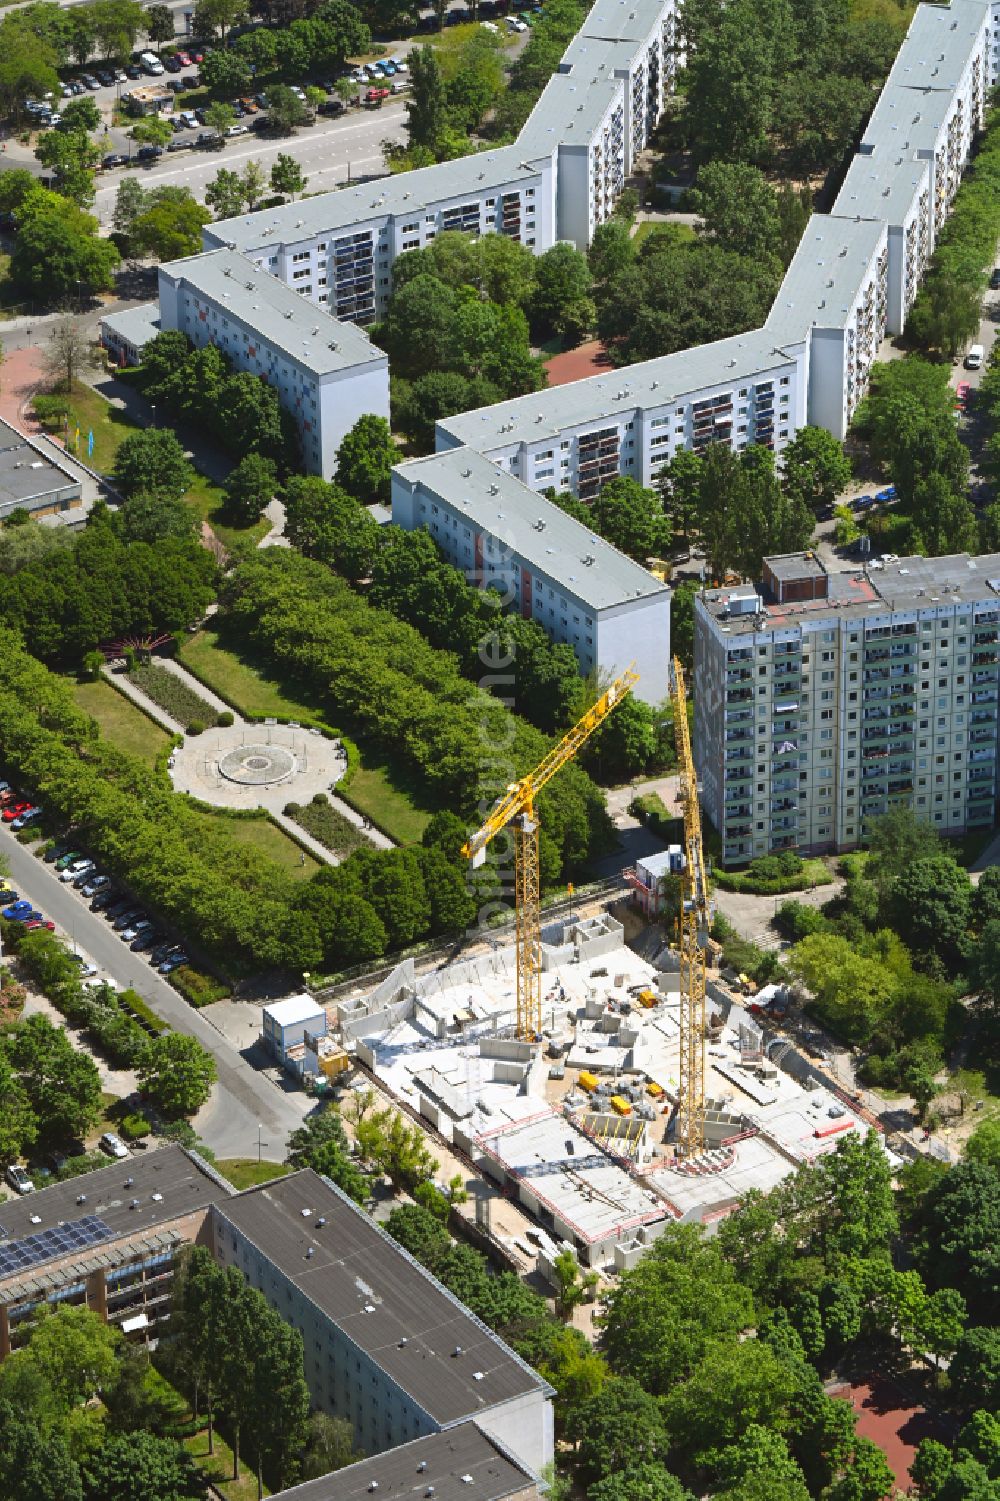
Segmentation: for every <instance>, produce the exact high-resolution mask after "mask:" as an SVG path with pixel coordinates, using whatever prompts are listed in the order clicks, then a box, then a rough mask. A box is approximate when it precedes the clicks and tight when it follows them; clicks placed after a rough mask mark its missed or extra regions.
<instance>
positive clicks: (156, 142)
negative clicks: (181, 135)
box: [129, 115, 174, 146]
mask: <svg viewBox="0 0 1000 1501" xmlns="http://www.w3.org/2000/svg"><path fill="white" fill-rule="evenodd" d="M173 134H174V131H173V126H172V125H171V124H170V121H169V120H164V119H163V117H162V115H145V116H144V117H143V118H142V119H141V120H137V121H136V122H135V124H134V125H133V126H132V128H131V130H130V131H129V135H130V137H131V138H132V140H133V141H135V143H136V145H137V146H165V145H166V144H167V142H168V141H169V140H171V139H172V138H173Z"/></svg>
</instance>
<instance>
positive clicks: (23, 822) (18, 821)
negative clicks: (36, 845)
mask: <svg viewBox="0 0 1000 1501" xmlns="http://www.w3.org/2000/svg"><path fill="white" fill-rule="evenodd" d="M43 812H44V809H43V808H42V807H41V806H39V805H37V804H36V806H35V807H34V808H29V809H28V811H27V812H26V813H22V814H21V816H20V817H19V818H15V819H14V820H13V822H12V823H11V828H12V829H13V830H14V832H15V834H16V833H17V831H18V830H19V829H26V828H28V827H29V825H30V824H33V823H35V822H37V820H38V819H39V818H41V816H42V813H43Z"/></svg>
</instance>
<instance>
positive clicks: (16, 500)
mask: <svg viewBox="0 0 1000 1501" xmlns="http://www.w3.org/2000/svg"><path fill="white" fill-rule="evenodd" d="M70 491H72V494H73V495H75V496H78V495H79V494H80V493H81V490H80V484H79V481H78V480H76V479H75V478H74V477H73V475H72V474H71V473H70V471H69V470H68V469H63V468H62V466H61V465H60V464H57V463H56V462H55V461H54V460H53V459H50V458H49V457H48V455H47V454H44V453H43V452H42V451H41V449H39V448H36V447H35V446H34V445H33V444H32V442H31V440H30V439H29V438H26V437H25V436H24V434H23V433H19V432H18V431H17V429H16V428H14V427H11V425H10V423H9V422H3V421H0V513H4V512H7V511H11V510H16V509H17V507H18V506H26V507H30V506H31V505H36V506H37V505H44V504H45V502H46V501H47V500H51V499H55V498H56V497H57V496H59V497H60V498H65V497H67V496H68V495H69V492H70ZM70 498H72V497H70Z"/></svg>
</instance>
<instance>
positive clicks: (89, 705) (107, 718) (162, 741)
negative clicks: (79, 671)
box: [73, 678, 170, 766]
mask: <svg viewBox="0 0 1000 1501" xmlns="http://www.w3.org/2000/svg"><path fill="white" fill-rule="evenodd" d="M73 696H74V698H75V699H76V702H77V703H78V705H79V706H80V708H81V709H83V710H84V712H85V713H87V714H89V715H91V717H92V718H94V719H96V720H97V723H98V725H99V726H100V731H101V734H102V736H103V737H104V739H105V740H109V741H110V742H111V744H112V745H117V746H118V748H119V750H123V751H128V752H129V754H130V755H133V756H137V757H139V759H140V760H142V761H145V762H146V764H147V765H148V766H153V765H154V764H155V762H156V758H157V756H158V755H159V754H160V753H161V751H163V750H165V749H166V747H167V746H168V745H169V744H170V736H169V735H168V734H167V732H166V730H161V729H160V727H159V725H156V724H154V723H153V721H152V720H151V719H149V718H148V717H147V716H146V715H145V714H144V713H143V712H142V710H141V709H137V708H136V707H135V705H134V704H131V703H129V701H128V699H127V698H123V697H122V695H121V694H120V693H116V692H115V690H114V688H112V687H111V685H110V684H109V683H106V682H104V680H103V678H99V679H98V680H97V682H96V683H74V685H73Z"/></svg>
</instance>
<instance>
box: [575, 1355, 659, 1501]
mask: <svg viewBox="0 0 1000 1501" xmlns="http://www.w3.org/2000/svg"><path fill="white" fill-rule="evenodd" d="M575 1436H576V1437H577V1438H578V1443H577V1461H578V1465H579V1472H580V1476H581V1478H582V1480H583V1481H584V1483H585V1484H586V1485H587V1486H588V1487H589V1486H590V1485H592V1484H594V1483H595V1482H596V1481H599V1480H601V1479H603V1478H604V1477H605V1476H608V1475H612V1474H614V1473H615V1472H616V1471H617V1472H621V1471H626V1470H629V1469H634V1468H638V1467H640V1466H642V1465H644V1464H655V1463H657V1462H659V1460H660V1459H661V1458H662V1457H663V1456H664V1455H665V1454H666V1451H667V1447H668V1440H667V1432H666V1429H665V1427H664V1424H663V1419H662V1417H661V1416H660V1409H659V1406H658V1405H657V1402H656V1399H655V1398H654V1397H651V1396H650V1394H649V1392H647V1391H644V1390H643V1388H642V1387H641V1386H640V1384H639V1382H638V1381H636V1380H635V1379H634V1378H633V1377H631V1376H615V1377H612V1378H611V1380H610V1381H608V1382H606V1383H605V1385H604V1387H603V1388H602V1389H601V1391H600V1392H599V1394H598V1395H597V1396H595V1397H593V1398H591V1400H590V1401H589V1402H585V1403H584V1404H583V1405H582V1407H581V1409H580V1413H579V1416H578V1419H577V1423H576V1425H575Z"/></svg>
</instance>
